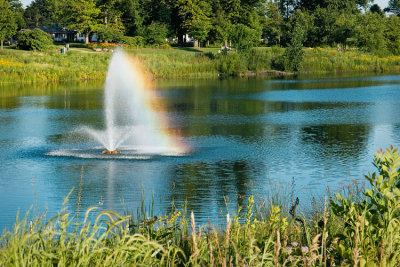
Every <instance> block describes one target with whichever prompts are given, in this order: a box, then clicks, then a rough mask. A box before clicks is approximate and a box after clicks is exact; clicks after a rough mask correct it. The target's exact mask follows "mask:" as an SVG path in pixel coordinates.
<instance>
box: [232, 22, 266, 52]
mask: <svg viewBox="0 0 400 267" xmlns="http://www.w3.org/2000/svg"><path fill="white" fill-rule="evenodd" d="M229 39H230V40H231V41H232V44H233V46H234V47H235V48H236V49H237V50H238V51H246V50H248V49H250V48H252V47H254V46H255V44H257V43H258V42H259V41H260V35H259V33H258V32H257V31H256V30H254V29H252V28H250V27H248V26H246V25H243V24H236V25H234V26H233V27H232V28H231V32H230V36H229Z"/></svg>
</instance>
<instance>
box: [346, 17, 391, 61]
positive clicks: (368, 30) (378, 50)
mask: <svg viewBox="0 0 400 267" xmlns="http://www.w3.org/2000/svg"><path fill="white" fill-rule="evenodd" d="M382 20H383V18H382V16H380V15H379V14H377V13H371V12H367V13H366V14H365V15H364V16H359V17H358V20H357V23H356V27H355V37H354V38H355V44H356V45H357V46H358V47H359V48H361V49H363V50H364V51H368V52H372V53H375V54H377V55H380V56H384V55H387V54H388V52H387V47H386V39H385V35H384V34H385V26H386V25H385V23H382Z"/></svg>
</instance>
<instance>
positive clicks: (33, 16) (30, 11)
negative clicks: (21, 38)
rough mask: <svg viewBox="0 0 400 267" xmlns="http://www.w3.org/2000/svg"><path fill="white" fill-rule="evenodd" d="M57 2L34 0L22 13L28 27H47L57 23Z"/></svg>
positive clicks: (56, 0)
mask: <svg viewBox="0 0 400 267" xmlns="http://www.w3.org/2000/svg"><path fill="white" fill-rule="evenodd" d="M58 3H59V1H58V0H34V1H33V2H32V3H30V4H29V5H28V6H27V7H26V9H25V12H24V18H25V21H26V24H27V26H28V27H37V26H49V25H52V24H56V23H57V17H56V14H57V9H58Z"/></svg>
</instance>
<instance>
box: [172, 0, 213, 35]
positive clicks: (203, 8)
mask: <svg viewBox="0 0 400 267" xmlns="http://www.w3.org/2000/svg"><path fill="white" fill-rule="evenodd" d="M175 6H176V7H177V8H178V14H179V15H180V17H181V18H182V25H180V27H182V29H184V30H185V31H186V32H189V33H192V34H195V35H196V37H195V36H193V37H194V38H195V39H196V40H197V41H199V39H197V38H203V39H205V37H206V36H207V34H208V31H209V25H210V23H209V20H210V18H209V16H210V13H211V5H210V3H208V2H207V1H201V0H177V1H176V3H175Z"/></svg>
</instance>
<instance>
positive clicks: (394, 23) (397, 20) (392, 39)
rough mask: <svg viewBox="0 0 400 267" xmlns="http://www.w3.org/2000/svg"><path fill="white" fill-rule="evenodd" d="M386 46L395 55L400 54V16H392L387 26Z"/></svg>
mask: <svg viewBox="0 0 400 267" xmlns="http://www.w3.org/2000/svg"><path fill="white" fill-rule="evenodd" d="M385 38H386V46H387V49H388V50H389V52H390V53H392V54H393V55H400V17H398V16H394V15H392V16H390V17H389V18H388V19H387V24H386V27H385Z"/></svg>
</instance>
